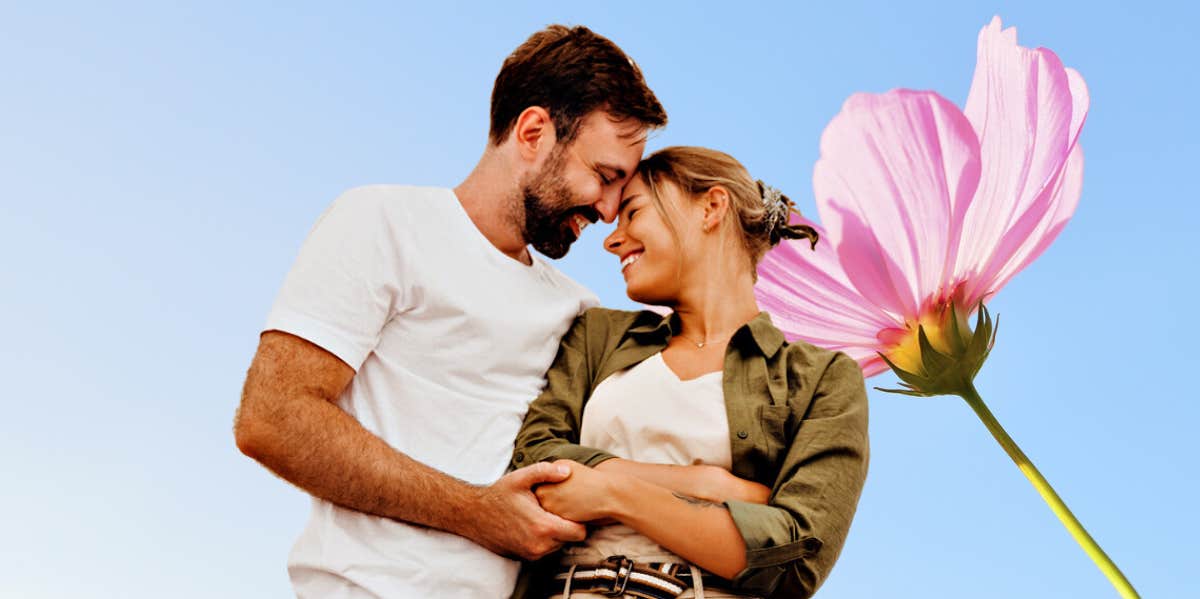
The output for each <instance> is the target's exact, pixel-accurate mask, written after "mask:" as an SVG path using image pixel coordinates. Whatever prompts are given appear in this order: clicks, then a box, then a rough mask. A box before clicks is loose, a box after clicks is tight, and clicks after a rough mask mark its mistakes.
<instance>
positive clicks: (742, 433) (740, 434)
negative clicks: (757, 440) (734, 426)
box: [738, 431, 750, 439]
mask: <svg viewBox="0 0 1200 599" xmlns="http://www.w3.org/2000/svg"><path fill="white" fill-rule="evenodd" d="M749 436H750V433H747V432H746V431H738V438H739V439H745V438H746V437H749Z"/></svg>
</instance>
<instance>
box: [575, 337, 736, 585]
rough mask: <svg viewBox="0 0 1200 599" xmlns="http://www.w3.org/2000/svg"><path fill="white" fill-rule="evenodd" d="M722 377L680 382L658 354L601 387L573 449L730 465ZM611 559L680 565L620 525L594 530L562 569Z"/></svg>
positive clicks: (646, 459)
mask: <svg viewBox="0 0 1200 599" xmlns="http://www.w3.org/2000/svg"><path fill="white" fill-rule="evenodd" d="M721 380H722V373H721V372H720V371H718V372H710V373H708V374H705V375H701V376H699V377H697V378H694V379H688V380H686V381H685V380H680V379H679V377H678V376H677V375H676V374H675V372H674V371H672V370H671V368H670V367H669V366H667V363H666V362H664V361H663V357H662V354H661V353H657V354H654V355H653V356H651V357H649V358H647V359H645V360H643V361H642V362H640V363H638V364H636V365H634V366H631V367H630V368H627V369H625V370H622V371H621V372H617V373H614V374H613V375H611V376H609V377H608V378H606V379H604V380H603V381H601V382H600V384H599V385H598V386H597V387H596V390H595V391H594V392H593V393H592V397H591V399H589V400H588V402H587V404H586V405H585V406H584V410H583V426H582V427H581V430H580V433H579V442H580V444H581V445H585V446H587V447H594V448H596V449H602V450H604V451H607V452H609V453H611V454H613V455H615V456H617V457H620V458H625V459H630V460H636V461H639V462H648V463H653V464H675V465H679V466H686V465H689V464H710V465H713V466H720V467H722V468H725V469H726V470H728V469H730V468H731V467H732V464H733V457H732V455H731V450H730V445H729V418H728V416H727V415H726V412H725V394H724V392H723V389H722V385H721ZM610 555H625V556H628V557H631V558H634V559H635V560H636V561H640V562H651V561H653V562H680V563H684V562H685V561H686V560H684V559H683V558H681V557H679V556H676V555H675V554H673V553H671V552H670V551H668V550H666V549H664V548H662V547H660V546H659V545H657V544H656V543H654V542H653V541H651V540H650V539H648V538H646V537H645V536H643V535H642V534H640V533H638V532H637V531H635V530H633V529H632V528H629V527H628V526H625V525H622V524H616V525H612V526H605V527H601V528H597V529H595V530H593V531H592V532H591V533H590V534H589V535H588V538H587V540H586V541H584V542H583V543H581V544H577V545H568V546H567V547H566V549H565V550H564V553H563V560H562V563H564V564H572V563H576V564H578V563H590V562H596V561H600V560H603V559H604V558H606V557H608V556H610Z"/></svg>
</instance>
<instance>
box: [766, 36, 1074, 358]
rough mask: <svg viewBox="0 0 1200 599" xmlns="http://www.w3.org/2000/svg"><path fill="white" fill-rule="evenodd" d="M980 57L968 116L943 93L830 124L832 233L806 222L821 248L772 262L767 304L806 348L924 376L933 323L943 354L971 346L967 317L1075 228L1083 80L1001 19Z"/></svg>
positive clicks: (859, 105) (856, 105)
mask: <svg viewBox="0 0 1200 599" xmlns="http://www.w3.org/2000/svg"><path fill="white" fill-rule="evenodd" d="M978 52H979V53H978V59H977V63H976V67H975V77H974V80H973V82H972V83H971V91H970V95H969V96H968V98H967V105H966V108H965V109H964V110H961V111H960V110H959V109H958V108H957V107H956V106H954V105H953V104H952V103H950V102H949V101H947V100H946V99H945V98H943V97H941V96H939V95H938V94H936V93H934V92H928V91H911V90H903V89H901V90H893V91H891V92H888V93H885V94H856V95H854V96H851V97H850V98H849V99H848V100H846V103H845V104H844V105H843V107H842V110H841V112H840V113H838V115H837V116H835V117H834V118H833V120H832V121H831V122H830V123H829V126H828V127H826V129H825V133H824V134H823V135H822V137H821V157H820V159H819V160H818V161H817V164H816V168H815V171H814V174H813V188H814V191H815V192H816V202H817V210H818V212H819V213H820V217H821V222H823V223H824V228H822V227H820V226H818V225H817V224H816V223H813V222H808V221H805V219H803V218H802V217H799V216H795V217H793V218H794V221H793V222H797V221H804V222H806V224H809V225H812V226H814V227H817V228H818V230H819V231H820V234H821V242H820V243H819V244H818V245H817V248H816V250H815V251H813V250H810V248H809V245H808V243H807V242H805V243H796V242H785V243H784V244H783V245H781V246H780V247H778V248H776V249H775V250H773V251H771V252H769V253H768V254H767V256H766V257H765V258H764V259H763V260H762V262H761V263H760V266H759V282H758V285H757V287H756V294H757V296H758V300H759V302H760V305H761V306H762V307H763V308H764V309H765V310H767V311H768V312H770V313H771V314H772V315H773V316H774V317H775V322H776V324H777V325H778V326H779V328H780V329H782V330H783V331H784V333H785V334H786V335H787V336H788V337H789V338H790V339H803V340H805V341H808V342H810V343H812V344H814V345H818V346H821V347H826V348H829V349H835V350H842V351H845V352H846V353H847V354H849V355H850V356H851V357H853V358H854V359H856V360H857V361H858V362H859V364H860V365H861V366H862V368H863V372H864V374H865V375H867V376H871V375H875V374H879V373H880V372H883V371H884V370H886V369H887V363H886V362H885V361H884V359H883V358H881V357H880V354H882V355H883V356H886V357H887V358H888V359H890V360H891V361H892V362H893V363H894V364H895V365H896V366H898V367H900V368H901V369H903V370H906V371H909V372H920V368H921V352H920V348H919V339H918V328H919V327H924V330H925V333H926V335H927V337H928V340H929V344H930V345H932V346H933V348H935V349H937V350H939V351H941V352H943V353H948V352H949V350H950V349H951V348H952V347H953V346H955V345H961V344H959V343H958V341H957V340H956V338H955V337H956V336H955V334H954V333H955V331H956V330H957V331H958V332H959V333H960V335H961V336H963V337H966V338H968V339H969V331H968V330H967V329H966V326H965V324H966V316H967V315H968V314H969V313H971V312H972V311H974V310H975V309H976V308H977V306H979V305H980V302H981V301H982V300H983V299H984V298H989V297H991V296H992V295H993V294H995V293H996V292H997V291H999V290H1000V288H1001V287H1003V286H1004V285H1005V283H1007V282H1008V281H1009V279H1011V278H1012V276H1013V275H1015V274H1017V273H1018V272H1020V271H1021V269H1023V268H1025V267H1026V266H1028V265H1029V264H1030V263H1031V262H1033V260H1034V259H1036V258H1037V257H1038V256H1039V255H1041V253H1042V252H1043V251H1045V249H1046V248H1047V247H1048V246H1049V245H1050V243H1051V242H1053V241H1054V238H1055V237H1056V236H1057V235H1058V233H1059V232H1060V231H1062V229H1063V227H1064V226H1065V225H1066V224H1067V221H1068V220H1069V219H1070V218H1071V215H1072V214H1073V213H1074V211H1075V206H1076V204H1077V203H1078V201H1079V194H1080V190H1081V186H1082V179H1083V152H1082V149H1081V148H1080V146H1079V144H1078V139H1079V131H1080V129H1081V128H1082V126H1083V121H1084V118H1085V117H1086V116H1087V110H1088V93H1087V88H1086V86H1085V85H1084V82H1083V78H1082V77H1081V76H1080V75H1079V73H1077V72H1076V71H1074V70H1072V69H1068V68H1065V67H1063V65H1062V62H1061V61H1060V60H1059V59H1058V57H1057V56H1056V55H1055V54H1054V53H1053V52H1051V51H1050V50H1048V49H1045V48H1038V49H1034V50H1030V49H1028V48H1023V47H1021V46H1018V45H1017V34H1016V30H1015V29H1012V28H1009V29H1007V30H1004V29H1001V24H1000V18H999V17H995V18H993V19H992V22H991V23H989V24H988V25H987V26H985V27H984V28H983V29H982V30H981V31H980V33H979V50H978ZM951 307H953V308H954V310H953V311H951V310H950V308H951ZM951 313H953V314H956V315H957V317H958V322H957V324H958V325H960V326H959V327H957V328H956V327H955V326H953V325H954V324H956V323H952V322H951V320H952V319H950V318H949V314H951Z"/></svg>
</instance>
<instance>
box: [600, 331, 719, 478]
mask: <svg viewBox="0 0 1200 599" xmlns="http://www.w3.org/2000/svg"><path fill="white" fill-rule="evenodd" d="M721 379H722V376H721V372H720V371H717V372H710V373H708V374H704V375H701V376H699V377H697V378H694V379H688V380H686V381H685V380H680V379H679V377H678V376H676V374H675V372H674V371H672V370H671V368H670V367H669V366H667V363H666V362H664V361H663V357H662V353H657V354H654V355H653V356H651V357H649V358H647V359H645V360H643V361H641V362H640V363H638V364H635V365H634V366H631V367H630V368H627V369H625V370H622V371H621V372H617V373H614V374H613V375H612V376H609V377H608V378H606V379H604V380H603V381H601V382H600V385H598V386H597V387H596V390H595V391H594V392H593V393H592V397H591V399H589V400H588V402H587V405H586V406H585V407H584V411H583V426H582V428H581V430H580V433H579V443H580V444H581V445H585V446H587V447H595V448H596V449H602V450H604V451H607V452H609V453H611V454H613V455H615V456H617V457H621V458H625V459H629V460H636V461H639V462H649V463H653V464H675V465H679V466H686V465H689V464H711V465H714V466H720V467H722V468H725V469H727V470H728V469H730V468H732V466H733V457H732V455H731V453H730V451H731V450H730V446H729V418H728V416H727V415H726V412H725V394H724V392H723V391H722V388H721Z"/></svg>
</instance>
